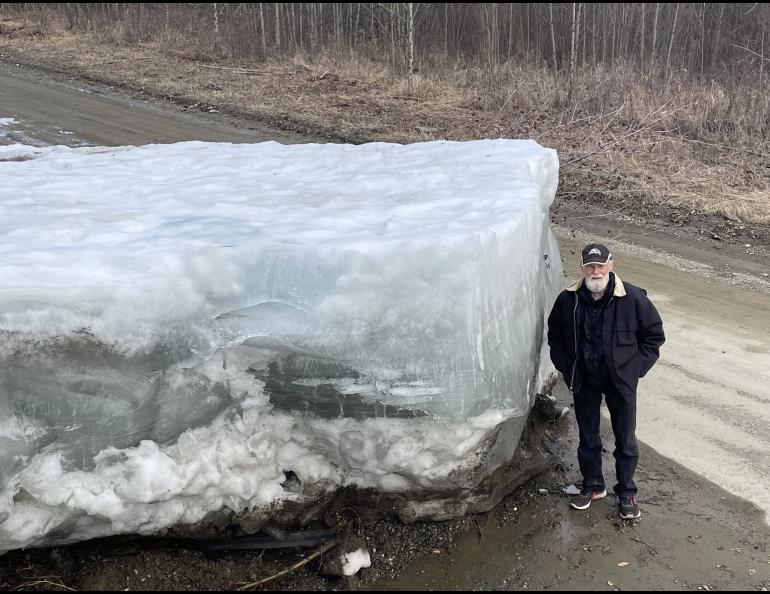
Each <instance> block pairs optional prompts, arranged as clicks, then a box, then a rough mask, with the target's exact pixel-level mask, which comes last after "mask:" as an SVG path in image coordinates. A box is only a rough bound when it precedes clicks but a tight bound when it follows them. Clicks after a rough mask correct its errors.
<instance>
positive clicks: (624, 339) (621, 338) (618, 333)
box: [615, 330, 636, 347]
mask: <svg viewBox="0 0 770 594" xmlns="http://www.w3.org/2000/svg"><path fill="white" fill-rule="evenodd" d="M615 344H616V345H617V346H619V347H624V346H633V347H635V346H636V331H635V330H615Z"/></svg>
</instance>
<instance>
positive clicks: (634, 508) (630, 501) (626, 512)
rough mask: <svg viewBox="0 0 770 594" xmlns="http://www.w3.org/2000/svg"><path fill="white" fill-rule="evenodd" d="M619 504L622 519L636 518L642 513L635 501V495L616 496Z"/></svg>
mask: <svg viewBox="0 0 770 594" xmlns="http://www.w3.org/2000/svg"><path fill="white" fill-rule="evenodd" d="M618 503H619V504H620V517H621V518H622V519H624V520H636V519H637V518H638V517H639V516H641V515H642V512H641V510H640V509H639V506H638V505H637V503H636V497H618Z"/></svg>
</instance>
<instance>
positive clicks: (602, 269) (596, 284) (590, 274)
mask: <svg viewBox="0 0 770 594" xmlns="http://www.w3.org/2000/svg"><path fill="white" fill-rule="evenodd" d="M612 267H613V261H612V260H610V261H609V262H607V263H606V264H587V265H586V266H582V267H581V268H582V270H583V276H585V279H586V280H585V282H586V288H587V289H588V290H589V291H591V292H592V293H601V292H602V291H604V289H606V288H607V284H608V283H609V282H610V272H612Z"/></svg>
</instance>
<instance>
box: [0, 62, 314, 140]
mask: <svg viewBox="0 0 770 594" xmlns="http://www.w3.org/2000/svg"><path fill="white" fill-rule="evenodd" d="M0 118H12V119H13V120H15V122H14V123H13V124H10V125H7V126H2V127H0V144H11V143H14V142H18V143H20V144H29V145H33V146H45V145H57V144H63V145H66V146H85V145H90V146H122V145H136V144H150V143H166V142H180V141H184V140H205V141H211V142H261V141H265V140H275V141H278V142H283V143H296V142H321V139H313V138H309V137H307V136H301V135H299V134H293V133H291V132H286V131H283V130H278V129H276V128H270V127H268V126H265V125H264V124H260V123H256V122H238V121H236V120H234V119H232V118H229V117H228V116H226V115H223V114H220V113H218V112H217V111H216V110H215V108H213V107H209V106H206V105H199V106H197V107H196V108H195V109H194V110H183V109H181V108H180V107H179V106H177V105H174V104H172V103H171V102H169V103H167V104H164V103H163V102H160V101H158V100H157V99H153V100H151V101H150V100H146V99H145V98H142V97H141V95H137V94H136V93H130V94H129V93H126V92H123V91H121V90H120V89H117V88H112V87H105V86H104V85H98V84H92V83H88V82H84V81H80V80H78V79H75V78H72V77H69V76H66V75H50V74H49V75H46V76H41V75H40V74H39V73H36V72H34V71H30V70H29V69H26V68H23V67H19V66H16V65H14V64H13V63H7V62H2V61H0Z"/></svg>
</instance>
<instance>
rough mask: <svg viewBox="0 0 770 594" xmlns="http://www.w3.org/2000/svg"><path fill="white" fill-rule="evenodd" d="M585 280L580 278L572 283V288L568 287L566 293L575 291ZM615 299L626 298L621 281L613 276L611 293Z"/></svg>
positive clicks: (616, 276) (624, 288)
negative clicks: (613, 287)
mask: <svg viewBox="0 0 770 594" xmlns="http://www.w3.org/2000/svg"><path fill="white" fill-rule="evenodd" d="M610 274H615V273H614V272H611V273H610ZM584 280H585V278H584V277H583V278H581V279H580V280H579V281H577V282H576V283H574V284H573V285H572V286H570V287H568V288H567V290H568V291H575V292H576V291H577V290H578V289H579V288H580V287H581V286H582V285H583V281H584ZM612 294H613V295H614V296H615V297H625V296H626V287H625V286H624V285H623V281H622V280H620V277H619V276H618V275H617V274H615V291H614V292H613V293H612Z"/></svg>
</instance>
